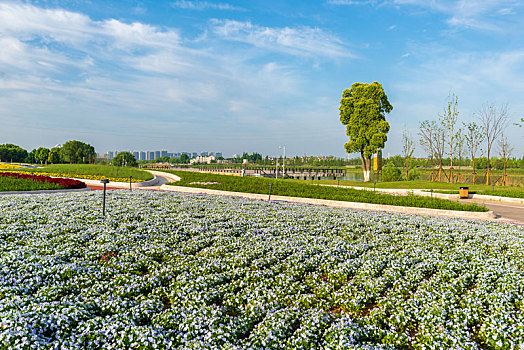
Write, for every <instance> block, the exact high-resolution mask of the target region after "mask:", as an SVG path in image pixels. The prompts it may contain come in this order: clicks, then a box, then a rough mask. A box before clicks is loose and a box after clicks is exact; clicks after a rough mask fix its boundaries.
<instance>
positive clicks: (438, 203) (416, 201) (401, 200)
mask: <svg viewBox="0 0 524 350" xmlns="http://www.w3.org/2000/svg"><path fill="white" fill-rule="evenodd" d="M163 171H164V172H168V173H171V174H175V175H177V176H179V177H180V178H181V181H179V182H175V183H169V184H171V185H175V186H186V187H196V188H209V189H214V190H222V191H234V192H245V193H260V194H267V193H269V184H270V183H273V187H272V192H271V193H272V194H273V195H279V196H290V197H304V198H318V199H329V200H337V201H347V202H360V203H373V204H385V205H395V206H403V207H418V208H431V209H445V210H461V211H474V212H485V211H488V209H487V208H486V207H484V206H479V205H477V204H462V203H459V202H456V201H450V200H445V199H439V198H433V199H431V198H428V197H418V196H414V195H408V196H395V195H389V194H380V193H377V192H371V191H366V190H355V189H351V188H337V187H329V186H317V185H312V184H308V183H303V182H302V183H301V182H297V181H289V180H281V179H278V180H277V179H267V178H256V177H239V176H228V175H216V174H206V173H197V172H189V171H176V170H163ZM214 182H215V183H214ZM203 183H208V184H203Z"/></svg>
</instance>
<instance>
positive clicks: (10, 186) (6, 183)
mask: <svg viewBox="0 0 524 350" xmlns="http://www.w3.org/2000/svg"><path fill="white" fill-rule="evenodd" d="M63 188H65V187H64V186H60V185H58V184H54V183H49V182H41V181H32V180H31V179H18V178H15V177H9V176H0V192H6V191H37V190H59V189H63Z"/></svg>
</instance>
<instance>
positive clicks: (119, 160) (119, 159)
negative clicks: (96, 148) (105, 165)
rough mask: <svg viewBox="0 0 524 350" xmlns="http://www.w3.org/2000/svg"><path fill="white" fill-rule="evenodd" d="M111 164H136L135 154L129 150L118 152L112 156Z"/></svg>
mask: <svg viewBox="0 0 524 350" xmlns="http://www.w3.org/2000/svg"><path fill="white" fill-rule="evenodd" d="M113 165H116V166H137V162H136V159H135V156H134V155H132V154H131V153H129V152H120V153H118V154H117V155H116V157H115V158H113Z"/></svg>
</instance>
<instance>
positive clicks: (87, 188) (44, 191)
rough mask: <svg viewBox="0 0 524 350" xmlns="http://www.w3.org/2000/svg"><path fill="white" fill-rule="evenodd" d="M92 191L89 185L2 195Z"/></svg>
mask: <svg viewBox="0 0 524 350" xmlns="http://www.w3.org/2000/svg"><path fill="white" fill-rule="evenodd" d="M86 191H91V189H90V188H89V187H86V188H74V189H71V190H67V189H64V190H38V191H10V192H0V196H1V195H5V194H28V195H29V194H41V193H69V192H86Z"/></svg>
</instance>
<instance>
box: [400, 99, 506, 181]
mask: <svg viewBox="0 0 524 350" xmlns="http://www.w3.org/2000/svg"><path fill="white" fill-rule="evenodd" d="M474 118H475V121H473V122H469V123H465V122H462V123H461V125H459V111H458V98H457V96H456V95H454V94H451V95H450V96H449V100H448V102H447V104H446V106H445V107H444V110H443V112H442V113H441V114H439V115H438V120H424V121H423V122H421V123H420V125H419V132H418V135H419V137H420V144H421V145H422V147H423V148H424V150H425V151H426V153H427V154H428V157H429V158H430V160H431V162H432V166H437V167H438V176H437V180H438V181H442V180H443V178H444V177H445V178H447V180H448V181H449V182H454V181H455V176H454V171H455V167H454V165H456V164H454V161H455V160H456V159H457V160H459V165H458V166H459V171H460V165H461V161H462V159H463V158H469V159H471V166H472V168H473V182H475V176H476V169H478V168H479V166H478V164H476V160H477V156H478V155H479V152H481V151H482V150H484V151H485V152H486V157H485V158H484V159H485V160H486V161H487V165H486V167H485V169H486V184H489V183H490V172H491V168H492V164H491V159H492V155H493V152H494V146H496V145H498V146H499V149H500V156H501V159H502V160H503V165H502V168H503V170H505V169H506V167H507V165H508V160H509V159H510V155H511V152H512V148H511V147H510V144H509V141H508V138H507V137H506V135H505V134H504V132H505V129H506V126H507V124H508V120H509V113H508V107H507V105H503V106H500V107H497V106H494V105H489V104H485V105H483V106H482V107H481V108H480V110H479V111H478V112H477V113H475V115H474ZM414 147H415V145H414V142H413V140H412V138H411V137H410V136H409V135H408V134H407V132H405V133H404V136H403V156H404V158H405V162H406V169H407V168H408V167H409V162H410V158H411V156H412V154H413V150H414ZM446 156H447V157H448V158H449V159H450V168H449V170H448V172H446V171H444V169H443V165H444V163H443V161H444V159H445V158H446ZM505 181H506V174H505V172H504V176H503V182H504V184H505Z"/></svg>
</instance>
